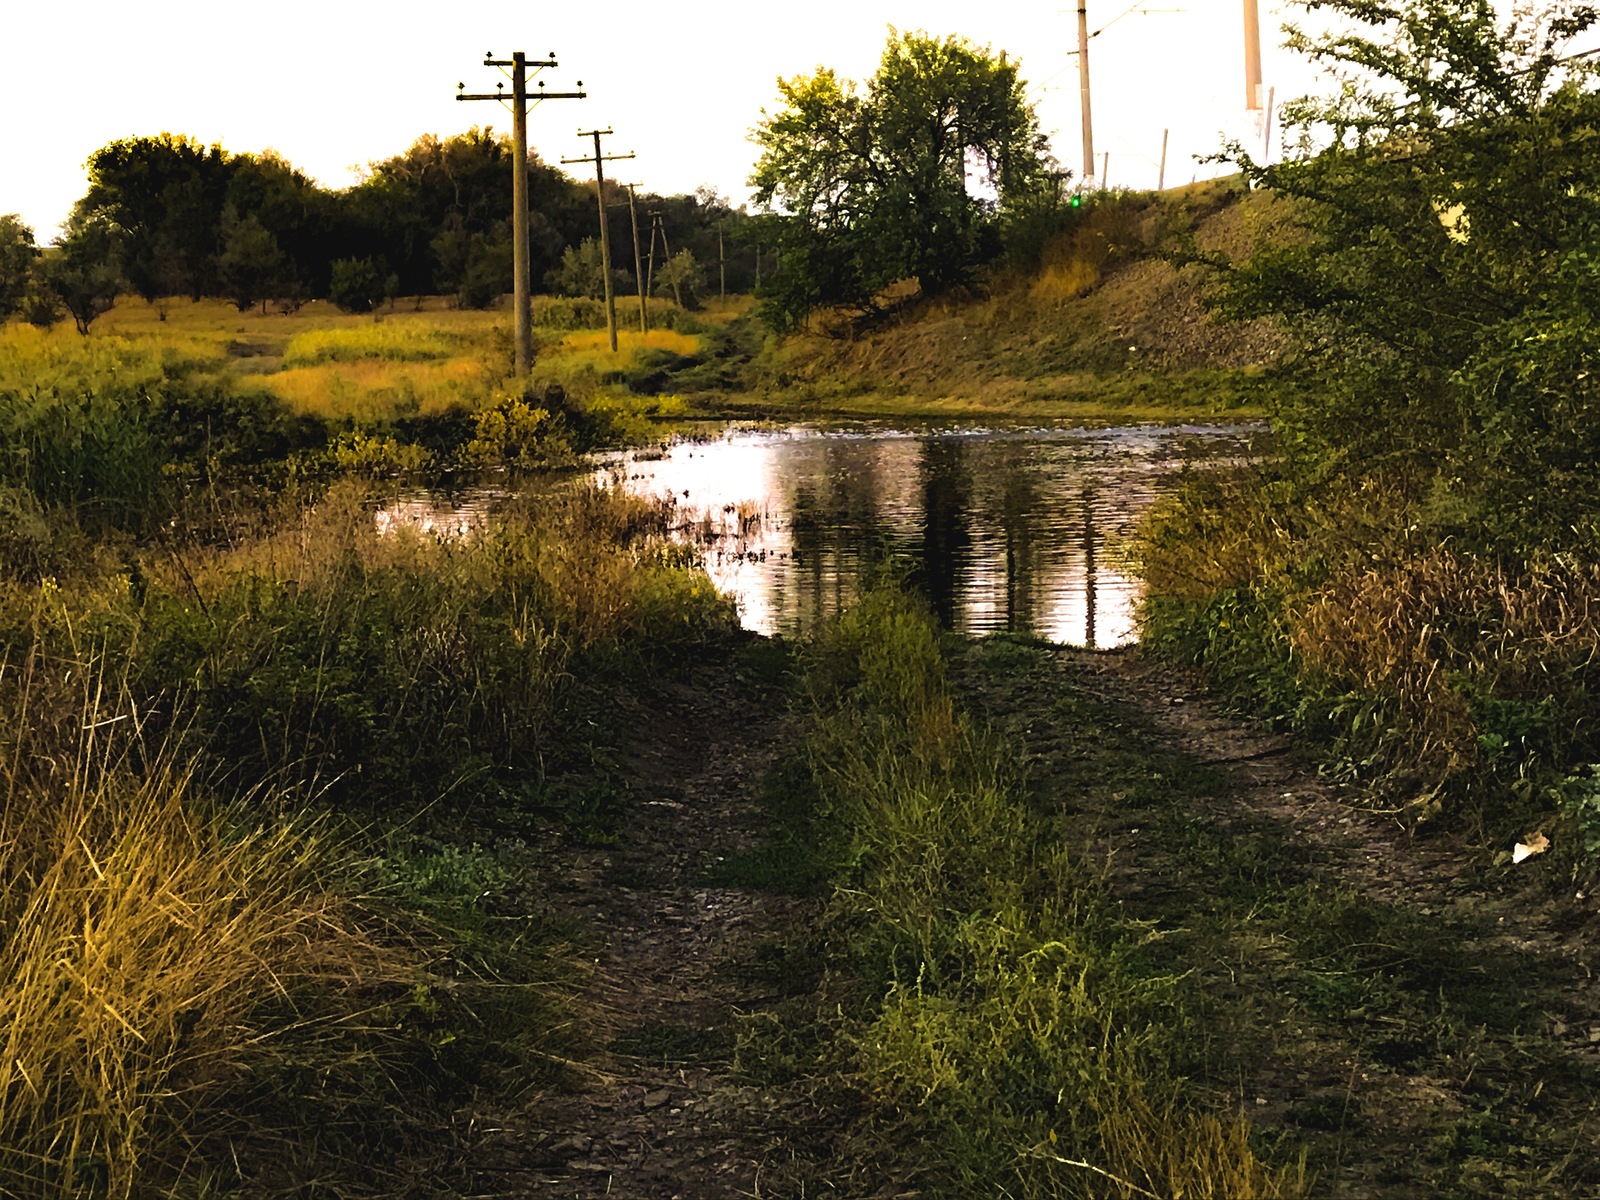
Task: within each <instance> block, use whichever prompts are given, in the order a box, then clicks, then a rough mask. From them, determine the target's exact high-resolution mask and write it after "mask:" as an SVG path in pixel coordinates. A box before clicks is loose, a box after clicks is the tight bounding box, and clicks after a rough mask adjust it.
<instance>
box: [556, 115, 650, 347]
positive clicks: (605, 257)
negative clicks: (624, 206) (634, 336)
mask: <svg viewBox="0 0 1600 1200" xmlns="http://www.w3.org/2000/svg"><path fill="white" fill-rule="evenodd" d="M610 134H611V130H610V129H589V130H583V129H580V130H578V136H579V137H592V138H593V139H594V158H593V159H592V160H591V159H587V158H563V159H562V160H561V161H562V162H563V163H580V162H591V161H592V162H593V163H594V198H595V203H596V204H597V205H599V208H600V277H601V279H602V281H603V282H604V284H605V295H606V332H607V333H608V334H610V335H611V353H613V354H615V353H616V352H617V298H616V296H615V294H614V293H613V292H612V289H611V222H610V220H609V219H608V218H607V217H606V168H605V164H606V163H608V162H616V161H619V160H621V159H625V158H633V157H634V156H633V155H632V154H604V153H602V152H601V150H600V139H601V138H603V137H608V136H610Z"/></svg>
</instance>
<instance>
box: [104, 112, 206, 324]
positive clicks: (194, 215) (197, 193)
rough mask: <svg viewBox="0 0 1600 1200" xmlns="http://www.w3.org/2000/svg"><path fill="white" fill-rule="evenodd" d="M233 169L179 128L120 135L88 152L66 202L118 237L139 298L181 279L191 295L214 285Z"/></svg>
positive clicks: (150, 297)
mask: <svg viewBox="0 0 1600 1200" xmlns="http://www.w3.org/2000/svg"><path fill="white" fill-rule="evenodd" d="M236 169H237V164H236V162H235V160H234V159H233V158H232V157H231V156H230V155H228V154H226V153H225V152H224V151H223V149H222V147H220V146H204V145H201V144H200V143H199V142H196V141H193V140H191V139H190V138H187V137H184V136H183V135H181V134H171V133H163V134H160V135H158V136H156V137H140V138H126V139H123V140H122V141H117V142H112V143H110V144H109V145H106V146H103V147H101V148H100V149H99V150H96V151H95V152H94V153H93V154H92V155H90V156H89V190H88V192H87V193H85V194H84V196H83V198H82V199H81V200H79V201H78V203H77V205H76V206H75V207H74V209H73V220H74V221H77V222H79V223H88V222H95V221H98V222H101V223H103V224H104V225H105V227H106V228H107V229H108V230H109V231H110V233H111V235H112V236H113V238H114V239H115V240H116V241H117V243H118V254H119V258H120V261H121V262H122V267H123V273H124V274H125V276H126V277H127V281H128V283H129V285H130V286H131V287H132V288H133V290H134V291H135V292H136V293H138V294H139V295H140V296H143V297H144V298H145V299H146V300H154V299H155V298H157V297H158V296H162V295H169V294H171V289H172V288H173V286H174V284H179V285H182V286H186V287H187V289H188V291H189V294H190V295H191V296H192V297H193V298H194V299H196V300H198V299H199V298H200V297H201V296H202V295H207V294H210V293H213V292H214V291H215V290H216V285H217V275H216V271H217V261H216V260H217V254H218V252H219V250H220V239H221V221H222V212H223V208H224V206H225V204H226V202H227V192H228V187H229V184H230V182H231V181H232V178H233V174H234V172H235V170H236Z"/></svg>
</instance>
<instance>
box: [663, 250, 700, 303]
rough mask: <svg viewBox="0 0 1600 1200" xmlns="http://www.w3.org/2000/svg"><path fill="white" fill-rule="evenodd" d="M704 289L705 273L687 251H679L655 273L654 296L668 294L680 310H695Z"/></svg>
mask: <svg viewBox="0 0 1600 1200" xmlns="http://www.w3.org/2000/svg"><path fill="white" fill-rule="evenodd" d="M705 288H706V272H705V268H703V267H702V266H701V265H700V264H699V263H698V262H696V261H695V257H694V255H693V254H691V253H690V252H689V251H687V250H679V251H678V252H677V253H676V254H674V255H673V256H672V257H671V258H669V259H667V261H666V262H664V263H662V264H661V266H660V268H658V269H657V271H656V281H655V290H656V295H658V296H663V295H665V294H666V293H668V292H671V293H672V298H673V299H674V300H675V301H677V303H678V306H679V307H680V308H696V307H698V306H699V304H700V298H701V295H702V294H703V293H704V292H705Z"/></svg>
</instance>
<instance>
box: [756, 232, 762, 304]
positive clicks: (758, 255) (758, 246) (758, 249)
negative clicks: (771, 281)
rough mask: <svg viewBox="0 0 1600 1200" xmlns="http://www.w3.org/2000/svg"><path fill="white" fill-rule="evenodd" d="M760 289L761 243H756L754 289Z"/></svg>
mask: <svg viewBox="0 0 1600 1200" xmlns="http://www.w3.org/2000/svg"><path fill="white" fill-rule="evenodd" d="M760 290H761V243H760V242H757V243H756V291H758V292H759V291H760Z"/></svg>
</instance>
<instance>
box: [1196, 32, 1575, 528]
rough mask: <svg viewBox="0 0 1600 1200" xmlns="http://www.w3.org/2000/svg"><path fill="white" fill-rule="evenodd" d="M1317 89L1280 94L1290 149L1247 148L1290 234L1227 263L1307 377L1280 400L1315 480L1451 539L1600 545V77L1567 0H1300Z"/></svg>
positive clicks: (1247, 300)
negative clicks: (1321, 28) (1310, 17)
mask: <svg viewBox="0 0 1600 1200" xmlns="http://www.w3.org/2000/svg"><path fill="white" fill-rule="evenodd" d="M1302 3H1304V5H1305V7H1307V8H1309V9H1312V10H1321V13H1320V15H1323V16H1325V17H1326V16H1331V17H1333V18H1335V20H1334V22H1333V25H1334V32H1332V33H1329V34H1319V35H1315V36H1313V35H1310V34H1306V33H1303V32H1300V31H1298V30H1295V29H1291V43H1292V44H1293V45H1295V46H1296V47H1298V48H1299V49H1301V50H1302V51H1304V52H1306V53H1308V54H1310V55H1311V56H1312V57H1313V58H1314V59H1316V60H1318V61H1320V62H1322V63H1324V64H1325V65H1326V66H1328V67H1329V68H1330V69H1331V70H1332V72H1333V73H1334V75H1335V76H1336V78H1337V80H1338V82H1339V85H1340V86H1339V88H1338V91H1337V92H1336V93H1335V94H1334V95H1333V97H1332V98H1331V99H1307V100H1303V101H1300V102H1297V103H1295V104H1293V105H1290V106H1289V108H1288V110H1287V113H1286V120H1287V122H1288V123H1289V125H1290V127H1291V129H1293V128H1298V129H1299V130H1300V131H1301V133H1302V137H1301V138H1300V141H1299V147H1300V148H1299V149H1298V150H1297V151H1296V152H1294V153H1293V154H1291V156H1290V157H1289V158H1288V159H1287V160H1286V161H1284V162H1282V163H1278V164H1272V165H1263V164H1261V163H1257V162H1255V161H1252V160H1251V158H1250V157H1249V156H1248V155H1239V156H1238V157H1239V161H1240V163H1241V165H1242V167H1243V169H1244V172H1245V175H1246V178H1247V179H1248V180H1249V182H1250V183H1251V184H1252V185H1254V186H1257V187H1261V188H1265V189H1268V190H1269V191H1273V192H1276V193H1278V194H1279V195H1281V196H1283V197H1286V198H1287V199H1288V200H1289V201H1290V203H1289V204H1287V205H1285V206H1282V211H1285V212H1287V213H1290V214H1292V215H1293V217H1294V220H1295V221H1296V222H1297V223H1298V226H1299V228H1298V230H1297V231H1295V232H1294V233H1293V234H1292V235H1291V236H1288V237H1286V238H1284V239H1283V241H1282V243H1281V244H1280V245H1279V247H1278V248H1277V249H1275V250H1271V251H1268V252H1264V253H1258V254H1256V255H1255V256H1254V258H1253V259H1252V260H1251V261H1250V262H1249V263H1247V264H1243V265H1242V266H1241V265H1236V264H1224V265H1226V266H1227V267H1228V271H1227V273H1226V275H1225V278H1226V280H1227V282H1228V283H1229V285H1230V286H1229V288H1228V297H1229V301H1230V303H1231V305H1232V306H1233V307H1234V308H1235V310H1237V311H1239V312H1240V313H1242V314H1243V315H1261V314H1273V315H1277V316H1279V317H1280V318H1283V319H1285V320H1287V321H1288V322H1290V323H1291V324H1292V325H1293V326H1294V328H1295V329H1296V330H1297V332H1298V333H1299V335H1300V340H1301V343H1302V344H1303V345H1304V346H1305V347H1306V351H1305V353H1304V354H1303V355H1302V357H1301V359H1300V364H1301V366H1302V367H1303V368H1305V369H1306V371H1307V375H1308V381H1309V382H1310V383H1311V384H1312V385H1313V386H1309V387H1307V388H1304V389H1301V390H1300V392H1299V393H1298V397H1299V399H1298V400H1297V401H1296V402H1294V403H1292V404H1290V405H1287V406H1286V407H1285V409H1284V411H1283V412H1282V413H1281V414H1280V416H1281V424H1282V428H1283V431H1284V433H1285V435H1286V436H1285V438H1284V444H1285V445H1286V447H1287V448H1288V449H1289V450H1290V451H1291V453H1295V454H1298V455H1299V457H1300V459H1301V460H1302V461H1303V462H1304V464H1305V465H1306V467H1307V468H1308V469H1310V470H1312V471H1314V472H1316V473H1319V474H1321V475H1328V474H1338V475H1341V476H1349V475H1356V476H1360V475H1366V474H1373V473H1380V474H1382V475H1383V476H1384V477H1385V478H1386V479H1387V480H1389V481H1390V482H1395V481H1401V480H1404V481H1409V482H1410V483H1411V484H1412V485H1413V486H1414V487H1415V488H1417V489H1418V491H1419V493H1420V494H1422V495H1424V496H1426V498H1427V499H1428V501H1429V511H1431V512H1432V513H1433V514H1434V515H1435V517H1436V519H1438V520H1440V521H1442V522H1444V523H1445V524H1446V525H1448V526H1450V527H1451V528H1450V532H1451V533H1452V534H1453V535H1454V536H1456V537H1458V538H1459V539H1461V540H1462V541H1465V542H1479V543H1487V544H1490V545H1493V546H1495V547H1496V548H1503V549H1512V550H1514V549H1518V548H1527V547H1531V546H1537V545H1549V544H1551V543H1568V544H1570V543H1572V542H1573V541H1574V539H1576V540H1579V541H1587V542H1589V543H1592V544H1595V545H1600V524H1597V523H1596V521H1595V520H1594V516H1593V514H1594V513H1595V512H1596V511H1597V510H1600V472H1597V471H1596V469H1595V463H1596V461H1597V460H1600V353H1597V351H1596V347H1597V346H1600V283H1597V279H1600V275H1597V264H1600V154H1597V153H1596V150H1597V149H1600V93H1597V92H1596V90H1595V87H1594V80H1595V76H1594V74H1593V72H1592V69H1591V68H1590V67H1589V65H1588V62H1589V60H1587V59H1584V58H1577V59H1572V58H1569V57H1568V52H1567V50H1566V49H1565V47H1566V46H1567V44H1568V42H1569V41H1570V40H1571V39H1572V38H1573V36H1574V35H1576V34H1578V33H1581V32H1583V31H1584V30H1585V29H1588V28H1590V27H1591V26H1592V25H1594V24H1595V22H1596V12H1595V10H1594V9H1593V8H1592V7H1590V6H1588V5H1585V4H1578V3H1572V2H1570V0H1558V2H1556V3H1551V4H1547V5H1544V6H1543V7H1541V8H1539V9H1537V10H1535V9H1532V8H1529V7H1522V8H1519V9H1518V10H1517V11H1516V12H1515V13H1514V14H1513V15H1511V16H1509V17H1508V18H1506V19H1504V20H1502V19H1501V18H1500V16H1499V15H1498V13H1497V11H1496V7H1495V5H1493V4H1492V3H1491V2H1490V0H1396V2H1393V3H1381V2H1377V0H1302Z"/></svg>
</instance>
